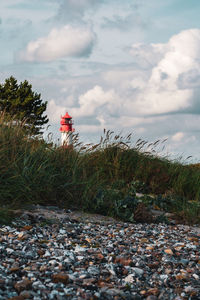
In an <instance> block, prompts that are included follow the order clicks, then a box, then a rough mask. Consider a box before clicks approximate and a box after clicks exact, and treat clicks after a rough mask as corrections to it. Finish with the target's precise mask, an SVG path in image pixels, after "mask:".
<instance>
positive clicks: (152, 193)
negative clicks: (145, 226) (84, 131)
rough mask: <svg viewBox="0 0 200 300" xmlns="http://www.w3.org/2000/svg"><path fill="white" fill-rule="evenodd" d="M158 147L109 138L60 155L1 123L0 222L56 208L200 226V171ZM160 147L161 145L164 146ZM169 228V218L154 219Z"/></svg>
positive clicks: (62, 150)
mask: <svg viewBox="0 0 200 300" xmlns="http://www.w3.org/2000/svg"><path fill="white" fill-rule="evenodd" d="M158 143H159V141H156V142H155V143H154V144H148V143H147V142H144V141H142V140H139V141H137V142H136V143H135V145H134V146H132V145H131V136H130V135H129V136H127V137H121V136H118V135H114V133H113V132H110V131H107V132H104V136H103V137H101V140H100V142H99V143H98V144H96V145H82V144H80V143H79V142H78V136H74V145H73V147H68V148H64V147H58V146H55V145H53V144H52V143H48V142H45V141H44V140H43V139H39V138H33V137H31V136H30V135H28V134H27V130H24V128H23V124H22V123H20V124H18V125H17V124H16V122H12V120H8V119H7V118H5V116H4V115H3V114H2V115H1V118H0V204H1V209H0V220H1V223H6V222H8V221H9V220H10V219H11V211H12V210H13V209H17V208H22V207H27V206H28V205H31V204H41V205H57V206H60V207H62V208H72V209H79V210H84V211H89V212H95V213H100V214H105V215H109V216H113V217H115V218H118V219H120V220H124V221H130V222H146V221H147V222H151V221H152V218H151V209H156V210H161V211H162V210H163V211H165V212H169V213H173V214H174V215H175V217H176V218H177V220H178V221H179V222H183V223H188V224H194V223H199V224H200V184H199V183H200V168H199V167H198V165H196V166H191V165H184V164H182V163H181V162H180V161H172V160H170V159H168V158H166V157H164V158H163V157H160V156H158V155H157V154H156V152H155V150H154V148H155V147H156V145H157V144H158ZM160 143H161V142H160ZM154 221H155V222H156V221H157V222H160V221H165V222H167V221H168V220H167V218H166V217H164V215H163V216H162V215H161V216H160V217H158V218H157V219H154Z"/></svg>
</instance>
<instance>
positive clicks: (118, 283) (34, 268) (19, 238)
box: [0, 208, 200, 300]
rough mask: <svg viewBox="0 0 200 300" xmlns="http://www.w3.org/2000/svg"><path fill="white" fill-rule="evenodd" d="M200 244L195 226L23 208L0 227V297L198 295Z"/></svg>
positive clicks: (70, 297) (81, 297)
mask: <svg viewBox="0 0 200 300" xmlns="http://www.w3.org/2000/svg"><path fill="white" fill-rule="evenodd" d="M42 211H43V212H44V211H46V213H47V214H50V216H51V218H48V219H47V218H46V216H44V213H42ZM50 212H51V213H50ZM52 216H53V218H52ZM56 216H60V218H57V217H56ZM199 241H200V232H199V228H198V227H189V226H184V225H165V224H130V223H122V222H117V221H115V220H111V219H110V220H108V219H105V220H103V221H102V219H101V222H100V221H99V220H98V218H96V220H95V218H93V219H91V220H89V221H88V220H87V219H85V221H80V220H78V219H76V218H72V217H70V214H66V213H65V212H64V211H61V210H60V211H59V210H57V209H55V208H54V210H52V208H48V209H45V210H44V209H41V211H40V212H39V211H37V213H36V214H33V213H32V212H24V213H23V215H22V216H21V217H20V218H18V219H16V221H15V222H13V225H12V226H1V227H0V300H1V299H13V300H14V299H35V300H39V299H59V300H62V299H72V300H75V299H79V300H80V299H88V300H92V299H115V300H117V299H138V300H139V299H147V300H156V299H161V300H163V299H166V300H170V299H176V300H180V299H200V243H199Z"/></svg>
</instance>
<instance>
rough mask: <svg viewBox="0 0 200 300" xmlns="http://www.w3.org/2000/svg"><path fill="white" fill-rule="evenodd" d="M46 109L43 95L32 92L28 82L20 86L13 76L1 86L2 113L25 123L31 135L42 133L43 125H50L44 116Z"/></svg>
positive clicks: (0, 108) (0, 109)
mask: <svg viewBox="0 0 200 300" xmlns="http://www.w3.org/2000/svg"><path fill="white" fill-rule="evenodd" d="M46 108H47V102H43V101H42V99H41V94H38V93H36V92H33V91H32V85H31V84H29V83H28V81H27V80H25V81H24V82H21V83H20V84H18V83H17V80H16V79H15V78H14V77H13V76H11V77H10V78H8V79H6V80H5V83H4V84H0V111H4V112H5V113H8V114H9V115H10V116H11V117H13V118H14V119H15V120H19V121H22V122H24V123H25V126H26V128H28V129H29V130H30V132H31V134H34V135H37V134H40V133H42V132H41V130H42V128H43V125H44V124H46V123H48V121H49V120H48V118H47V116H43V113H44V112H45V111H46Z"/></svg>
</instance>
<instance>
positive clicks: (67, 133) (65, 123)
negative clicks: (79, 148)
mask: <svg viewBox="0 0 200 300" xmlns="http://www.w3.org/2000/svg"><path fill="white" fill-rule="evenodd" d="M60 124H61V127H60V131H61V145H62V146H64V145H66V146H69V145H71V144H72V132H74V131H75V129H74V128H72V125H73V121H72V117H71V116H70V115H69V114H68V112H66V114H65V115H64V116H63V117H62V116H61V121H60Z"/></svg>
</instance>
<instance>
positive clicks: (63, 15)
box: [55, 0, 100, 22]
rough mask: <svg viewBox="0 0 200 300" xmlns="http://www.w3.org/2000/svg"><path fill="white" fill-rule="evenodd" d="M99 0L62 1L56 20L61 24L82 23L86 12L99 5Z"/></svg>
mask: <svg viewBox="0 0 200 300" xmlns="http://www.w3.org/2000/svg"><path fill="white" fill-rule="evenodd" d="M99 2H100V1H99V0H61V4H60V7H59V10H58V13H57V15H56V16H55V19H57V20H58V21H60V22H63V21H64V22H66V21H70V22H74V21H75V22H81V21H82V17H83V16H84V14H85V12H86V11H87V10H90V9H94V8H95V7H96V5H99Z"/></svg>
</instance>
